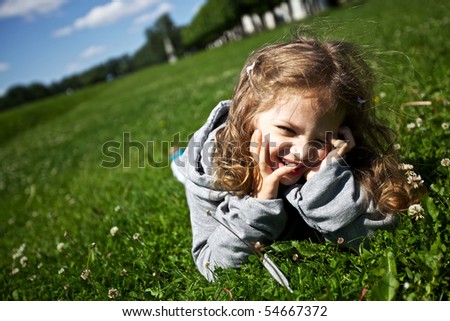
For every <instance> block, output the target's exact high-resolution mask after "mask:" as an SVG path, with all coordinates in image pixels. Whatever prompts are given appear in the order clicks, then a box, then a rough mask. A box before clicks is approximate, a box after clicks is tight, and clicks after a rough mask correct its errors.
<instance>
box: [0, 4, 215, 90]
mask: <svg viewBox="0 0 450 321" xmlns="http://www.w3.org/2000/svg"><path fill="white" fill-rule="evenodd" d="M205 2H206V0H0V94H3V93H4V92H5V91H6V90H7V89H8V88H10V87H11V86H13V85H17V84H23V85H29V84H31V83H32V82H40V83H43V84H46V85H48V84H50V83H51V82H53V81H59V80H61V79H62V78H63V77H65V76H68V75H71V74H73V73H77V72H80V71H83V70H86V69H89V68H90V67H92V66H94V65H97V64H99V63H101V62H104V61H106V60H108V59H110V58H116V57H119V56H121V55H123V54H126V53H128V54H133V53H134V52H135V51H136V50H137V49H138V48H139V47H141V46H142V45H143V44H144V42H145V35H144V30H145V29H146V28H148V27H151V26H152V25H153V23H154V22H155V20H156V19H157V18H158V17H159V16H160V15H161V14H163V13H169V14H170V16H171V18H172V20H173V21H174V23H175V24H176V25H179V26H180V25H185V24H188V23H189V22H190V21H191V19H192V18H193V16H194V15H195V13H196V12H197V10H198V9H199V8H200V6H201V5H202V4H203V3H205Z"/></svg>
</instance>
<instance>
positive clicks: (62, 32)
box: [53, 0, 160, 37]
mask: <svg viewBox="0 0 450 321" xmlns="http://www.w3.org/2000/svg"><path fill="white" fill-rule="evenodd" d="M159 1H160V0H111V2H109V3H107V4H104V5H101V6H97V7H94V8H92V9H91V10H90V11H89V12H88V13H87V14H86V15H85V16H83V17H80V18H78V19H76V20H75V21H74V22H73V23H72V24H71V25H69V26H66V27H64V28H61V29H59V30H56V31H55V32H54V33H53V35H54V36H55V37H62V36H68V35H70V34H71V33H73V32H75V31H78V30H83V29H92V28H97V27H101V26H106V25H110V24H113V23H115V22H117V21H119V20H122V19H124V18H126V17H129V16H132V15H135V14H138V13H140V12H142V11H143V10H145V9H147V8H148V7H150V6H151V5H153V4H155V3H158V2H159Z"/></svg>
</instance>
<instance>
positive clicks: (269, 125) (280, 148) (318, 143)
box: [255, 93, 343, 186]
mask: <svg viewBox="0 0 450 321" xmlns="http://www.w3.org/2000/svg"><path fill="white" fill-rule="evenodd" d="M318 104H319V99H318V98H317V96H314V95H309V94H308V93H306V94H303V95H290V94H288V95H285V96H283V97H282V99H279V100H277V101H276V102H275V103H274V105H273V106H272V107H271V108H269V109H268V110H267V111H263V112H260V113H258V114H257V115H256V117H255V129H259V130H261V132H262V134H263V143H264V142H269V149H268V154H269V155H266V162H267V163H268V164H270V167H271V169H272V170H276V169H277V168H280V167H283V166H294V167H295V168H296V170H295V171H293V172H291V173H289V174H287V175H285V176H283V177H282V179H281V180H280V183H281V184H283V185H286V186H288V185H292V184H295V183H297V182H298V180H299V179H300V178H301V177H302V176H303V175H304V174H305V173H306V172H307V171H308V170H309V169H311V168H313V167H316V166H318V165H319V164H320V163H321V161H322V160H323V159H324V158H325V157H326V155H327V154H328V152H329V151H330V150H331V148H332V145H331V139H332V138H336V136H337V132H338V129H339V127H340V126H341V123H342V121H343V112H341V111H334V112H328V113H323V112H320V106H319V105H318Z"/></svg>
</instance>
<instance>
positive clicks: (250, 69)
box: [245, 61, 256, 76]
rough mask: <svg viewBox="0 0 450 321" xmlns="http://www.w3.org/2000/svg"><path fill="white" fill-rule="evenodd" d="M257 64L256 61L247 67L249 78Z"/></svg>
mask: <svg viewBox="0 0 450 321" xmlns="http://www.w3.org/2000/svg"><path fill="white" fill-rule="evenodd" d="M255 64H256V62H255V61H254V62H253V63H252V64H251V65H250V66H247V68H246V69H245V70H246V71H247V76H250V73H251V72H252V70H253V68H254V67H255Z"/></svg>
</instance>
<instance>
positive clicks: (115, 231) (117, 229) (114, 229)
mask: <svg viewBox="0 0 450 321" xmlns="http://www.w3.org/2000/svg"><path fill="white" fill-rule="evenodd" d="M118 232H119V228H118V227H117V226H113V227H111V229H110V230H109V233H111V235H112V236H115V235H116V234H117V233H118Z"/></svg>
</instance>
